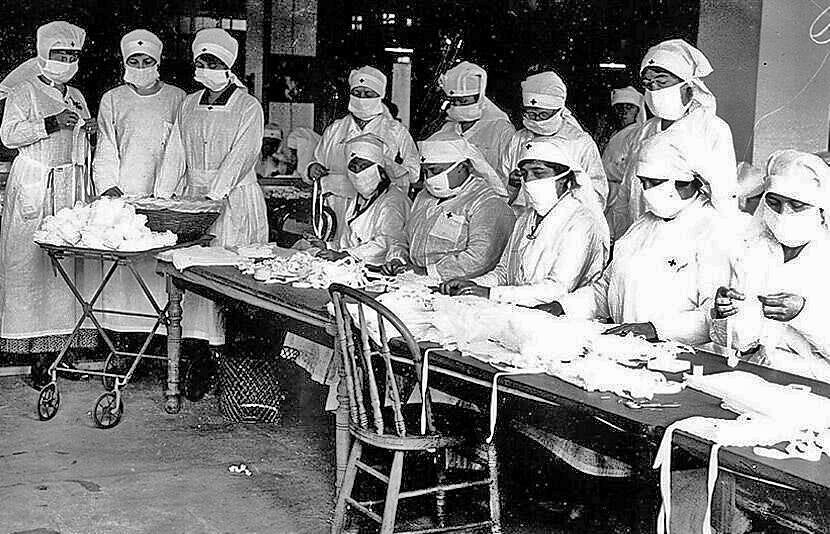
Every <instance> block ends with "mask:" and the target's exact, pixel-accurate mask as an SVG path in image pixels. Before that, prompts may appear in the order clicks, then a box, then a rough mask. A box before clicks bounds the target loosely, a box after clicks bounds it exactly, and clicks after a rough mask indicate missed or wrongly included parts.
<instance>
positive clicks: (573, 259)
mask: <svg viewBox="0 0 830 534" xmlns="http://www.w3.org/2000/svg"><path fill="white" fill-rule="evenodd" d="M546 245H547V246H546V247H545V251H544V252H543V255H545V256H547V257H551V256H552V257H554V258H556V259H555V260H554V262H553V265H552V266H551V270H550V272H549V273H548V274H547V276H545V279H544V280H543V281H541V282H539V283H536V284H528V285H521V286H508V285H504V286H499V287H494V288H492V289H491V290H490V299H492V300H496V301H498V302H506V303H509V304H518V305H520V306H531V307H532V306H537V305H539V304H545V303H548V302H553V301H555V300H557V299H559V298H560V297H562V296H563V295H565V294H567V293H569V292H571V291H573V290H574V289H576V288H577V287H579V286H581V285H583V284H585V283H587V282H588V281H589V280H585V279H583V278H588V277H590V272H591V270H592V269H591V266H592V265H596V266H597V267H596V268H595V270H594V272H595V273H599V271H600V270H601V269H602V265H603V263H604V261H605V254H604V248H605V247H604V245H603V243H602V242H601V239H600V238H599V236H598V235H597V233H596V231H595V230H594V228H593V223H592V221H591V220H590V219H589V218H587V217H578V218H575V219H574V221H573V223H572V224H571V225H570V226H569V227H568V228H567V229H566V230H565V232H564V235H563V236H562V237H561V238H559V239H551V240H548V242H547V243H546Z"/></svg>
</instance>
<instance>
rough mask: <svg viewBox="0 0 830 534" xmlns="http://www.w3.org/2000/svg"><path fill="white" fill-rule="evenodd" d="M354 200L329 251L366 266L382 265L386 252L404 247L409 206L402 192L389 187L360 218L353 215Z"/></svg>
mask: <svg viewBox="0 0 830 534" xmlns="http://www.w3.org/2000/svg"><path fill="white" fill-rule="evenodd" d="M356 202H357V200H356V199H351V200H349V205H348V210H347V211H346V213H349V214H352V215H351V216H350V217H349V219H348V223H347V225H346V228H345V232H344V233H343V235H342V236H341V237H340V239H339V240H338V241H337V242H335V243H333V248H334V249H335V250H339V251H341V252H348V253H349V254H350V255H351V256H354V257H356V258H360V259H362V260H363V261H365V262H366V263H368V264H369V265H383V264H384V263H386V261H387V260H388V259H391V258H390V251H394V250H396V249H399V248H400V247H405V246H406V245H405V243H406V230H405V228H404V227H405V225H406V219H407V217H408V216H409V209H410V207H411V206H412V202H411V201H410V200H409V197H407V196H406V195H405V194H404V192H403V191H401V190H400V189H398V188H397V187H393V186H390V187H389V188H388V189H387V190H386V191H385V192H383V193H381V195H380V196H378V197H377V198H376V199H375V200H374V201H373V202H372V203H371V204H369V206H368V207H366V208H365V209H364V210H363V211H362V212H361V213H360V214H357V215H354V213H355V204H356Z"/></svg>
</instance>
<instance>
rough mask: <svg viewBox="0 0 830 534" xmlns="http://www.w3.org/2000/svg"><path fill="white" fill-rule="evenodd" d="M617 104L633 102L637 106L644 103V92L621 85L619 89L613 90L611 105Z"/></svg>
mask: <svg viewBox="0 0 830 534" xmlns="http://www.w3.org/2000/svg"><path fill="white" fill-rule="evenodd" d="M615 104H633V105H635V106H637V107H640V106H642V105H643V94H642V93H641V92H640V91H638V90H636V89H634V88H633V87H631V86H630V85H629V86H628V87H621V88H619V89H612V90H611V105H612V106H613V105H615Z"/></svg>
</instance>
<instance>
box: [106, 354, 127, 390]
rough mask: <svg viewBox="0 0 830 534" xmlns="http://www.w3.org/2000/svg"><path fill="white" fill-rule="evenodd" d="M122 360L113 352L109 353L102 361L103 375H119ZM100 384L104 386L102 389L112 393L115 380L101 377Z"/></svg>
mask: <svg viewBox="0 0 830 534" xmlns="http://www.w3.org/2000/svg"><path fill="white" fill-rule="evenodd" d="M123 363H124V359H123V358H122V357H121V356H119V355H117V354H115V353H114V352H110V353H109V356H107V359H106V360H104V372H105V373H113V374H117V375H120V374H122V373H121V370H122V369H123V365H122V364H123ZM101 383H103V384H104V389H106V390H108V391H112V390H113V389H115V379H114V378H112V377H109V376H102V377H101Z"/></svg>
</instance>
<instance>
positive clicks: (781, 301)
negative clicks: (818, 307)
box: [758, 293, 807, 322]
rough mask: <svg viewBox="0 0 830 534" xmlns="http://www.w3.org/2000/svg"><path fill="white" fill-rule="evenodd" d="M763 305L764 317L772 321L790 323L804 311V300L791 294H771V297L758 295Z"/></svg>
mask: <svg viewBox="0 0 830 534" xmlns="http://www.w3.org/2000/svg"><path fill="white" fill-rule="evenodd" d="M758 300H760V301H761V304H763V308H762V309H763V312H764V317H766V318H767V319H772V320H774V321H781V322H786V321H791V320H793V319H795V318H796V317H797V316H798V314H799V313H801V310H803V309H804V304H806V302H807V301H806V299H805V298H804V297H801V296H799V295H794V294H792V293H773V294H772V295H758Z"/></svg>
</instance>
